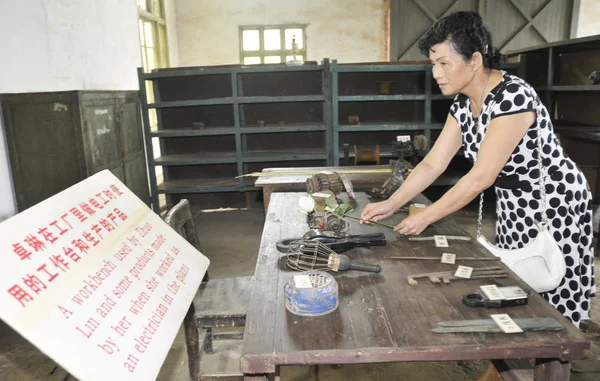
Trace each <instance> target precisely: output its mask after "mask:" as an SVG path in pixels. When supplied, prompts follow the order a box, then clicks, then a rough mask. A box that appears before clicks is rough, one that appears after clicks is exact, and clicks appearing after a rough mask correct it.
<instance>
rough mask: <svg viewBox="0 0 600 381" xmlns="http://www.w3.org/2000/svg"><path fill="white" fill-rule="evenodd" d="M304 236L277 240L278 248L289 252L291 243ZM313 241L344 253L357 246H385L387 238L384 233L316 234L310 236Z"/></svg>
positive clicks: (283, 251)
mask: <svg viewBox="0 0 600 381" xmlns="http://www.w3.org/2000/svg"><path fill="white" fill-rule="evenodd" d="M301 239H302V238H288V239H282V240H281V241H279V242H277V250H278V251H279V252H281V253H287V251H288V249H289V247H290V243H292V242H294V241H298V240H301ZM310 240H311V241H318V242H321V243H323V244H324V245H326V246H328V247H329V248H330V249H331V250H333V251H335V252H336V253H343V252H345V251H348V250H350V249H353V248H355V247H371V246H385V244H386V240H385V235H384V234H383V233H374V234H357V235H348V236H344V237H335V236H331V235H324V234H322V235H314V236H312V237H310Z"/></svg>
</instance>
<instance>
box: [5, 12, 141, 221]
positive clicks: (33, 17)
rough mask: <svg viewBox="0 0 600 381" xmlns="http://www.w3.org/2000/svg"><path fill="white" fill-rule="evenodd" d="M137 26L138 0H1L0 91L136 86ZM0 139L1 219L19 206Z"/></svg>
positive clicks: (128, 88) (129, 87)
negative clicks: (0, 55)
mask: <svg viewBox="0 0 600 381" xmlns="http://www.w3.org/2000/svg"><path fill="white" fill-rule="evenodd" d="M137 28H138V27H137V6H136V2H135V0H1V1H0V36H1V38H0V52H2V59H0V93H24V92H37V91H63V90H137V89H138V85H137V72H136V68H137V67H138V66H140V65H141V53H140V46H139V37H138V29H137ZM0 121H1V119H0ZM0 133H1V134H2V136H4V128H3V126H1V125H0ZM0 140H1V142H0V195H2V196H3V197H0V220H2V219H4V218H6V217H7V216H11V215H13V214H15V212H16V208H15V200H14V195H13V190H12V189H13V187H12V183H11V180H10V170H9V165H8V158H7V155H6V145H5V142H4V139H0ZM7 195H12V197H7Z"/></svg>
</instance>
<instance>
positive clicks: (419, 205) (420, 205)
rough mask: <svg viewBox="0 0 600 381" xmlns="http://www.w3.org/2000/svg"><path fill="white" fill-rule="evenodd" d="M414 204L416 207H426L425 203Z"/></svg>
mask: <svg viewBox="0 0 600 381" xmlns="http://www.w3.org/2000/svg"><path fill="white" fill-rule="evenodd" d="M412 206H414V207H415V208H419V209H424V208H425V204H412Z"/></svg>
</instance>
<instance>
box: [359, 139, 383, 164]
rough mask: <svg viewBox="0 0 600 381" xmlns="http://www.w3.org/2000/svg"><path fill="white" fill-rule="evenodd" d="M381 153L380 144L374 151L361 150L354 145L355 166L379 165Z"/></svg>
mask: <svg viewBox="0 0 600 381" xmlns="http://www.w3.org/2000/svg"><path fill="white" fill-rule="evenodd" d="M379 161H380V151H379V144H377V145H376V146H375V149H374V150H366V149H364V148H363V149H359V148H358V146H357V145H356V144H355V145H354V165H359V164H361V163H373V162H374V163H375V164H377V165H379Z"/></svg>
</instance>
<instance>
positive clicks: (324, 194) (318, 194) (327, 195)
mask: <svg viewBox="0 0 600 381" xmlns="http://www.w3.org/2000/svg"><path fill="white" fill-rule="evenodd" d="M312 195H313V197H321V198H329V197H331V193H321V192H316V193H313V194H312Z"/></svg>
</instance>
